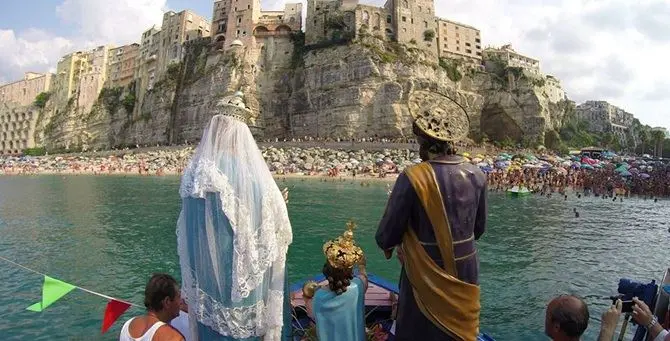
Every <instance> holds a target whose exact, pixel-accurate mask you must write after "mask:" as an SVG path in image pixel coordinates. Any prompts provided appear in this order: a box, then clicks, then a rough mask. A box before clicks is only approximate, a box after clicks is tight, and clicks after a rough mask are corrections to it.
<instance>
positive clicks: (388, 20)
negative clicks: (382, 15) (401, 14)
mask: <svg viewBox="0 0 670 341" xmlns="http://www.w3.org/2000/svg"><path fill="white" fill-rule="evenodd" d="M392 22H393V18H392V17H391V16H390V15H388V16H386V23H387V24H390V23H392Z"/></svg>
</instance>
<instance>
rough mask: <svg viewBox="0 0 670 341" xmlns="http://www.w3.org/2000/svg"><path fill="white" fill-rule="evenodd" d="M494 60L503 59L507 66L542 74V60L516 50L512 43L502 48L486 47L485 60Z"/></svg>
mask: <svg viewBox="0 0 670 341" xmlns="http://www.w3.org/2000/svg"><path fill="white" fill-rule="evenodd" d="M492 60H493V61H495V60H501V61H503V62H504V63H505V64H507V66H510V67H520V68H523V69H526V70H528V71H530V72H531V73H535V74H540V61H539V60H537V59H534V58H531V57H527V56H524V55H522V54H520V53H518V52H516V51H515V50H514V49H513V48H512V45H511V44H507V45H503V46H502V47H500V48H493V47H489V48H486V49H484V62H485V63H487V62H489V61H492Z"/></svg>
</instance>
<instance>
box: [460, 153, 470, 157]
mask: <svg viewBox="0 0 670 341" xmlns="http://www.w3.org/2000/svg"><path fill="white" fill-rule="evenodd" d="M461 156H464V157H469V156H470V153H468V152H465V153H463V154H461Z"/></svg>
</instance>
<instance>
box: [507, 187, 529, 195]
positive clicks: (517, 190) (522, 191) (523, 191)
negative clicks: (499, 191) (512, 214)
mask: <svg viewBox="0 0 670 341" xmlns="http://www.w3.org/2000/svg"><path fill="white" fill-rule="evenodd" d="M507 193H508V194H510V195H511V196H514V197H523V196H526V195H529V194H532V193H533V192H531V191H530V190H529V189H528V188H527V187H526V186H521V187H519V186H514V187H512V188H510V189H508V190H507Z"/></svg>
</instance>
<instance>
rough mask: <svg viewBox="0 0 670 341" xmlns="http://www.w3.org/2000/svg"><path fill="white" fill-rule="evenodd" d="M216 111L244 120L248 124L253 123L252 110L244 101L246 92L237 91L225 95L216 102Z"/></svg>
mask: <svg viewBox="0 0 670 341" xmlns="http://www.w3.org/2000/svg"><path fill="white" fill-rule="evenodd" d="M215 112H216V113H218V114H220V115H223V116H228V117H232V118H234V119H236V120H238V121H241V122H244V123H245V124H247V125H253V124H254V123H255V122H254V120H253V115H252V112H251V110H250V109H249V108H248V107H247V105H246V103H244V93H242V92H241V91H237V92H235V93H234V94H232V95H230V96H226V97H223V98H222V99H220V100H219V101H217V102H216V105H215Z"/></svg>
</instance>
